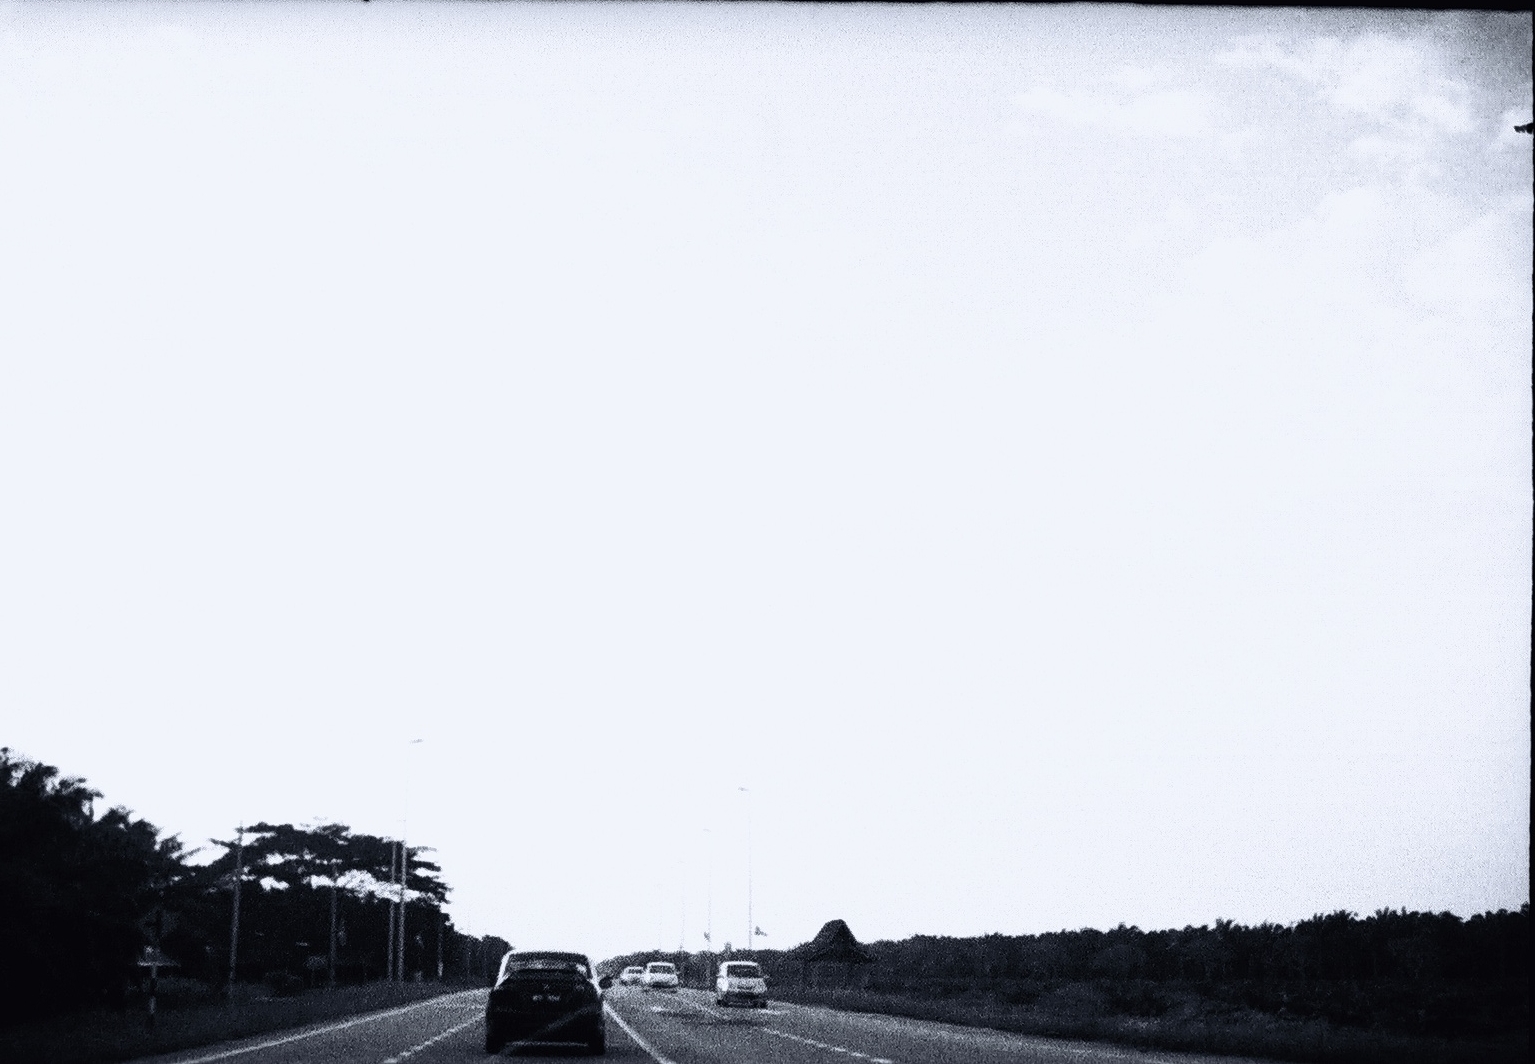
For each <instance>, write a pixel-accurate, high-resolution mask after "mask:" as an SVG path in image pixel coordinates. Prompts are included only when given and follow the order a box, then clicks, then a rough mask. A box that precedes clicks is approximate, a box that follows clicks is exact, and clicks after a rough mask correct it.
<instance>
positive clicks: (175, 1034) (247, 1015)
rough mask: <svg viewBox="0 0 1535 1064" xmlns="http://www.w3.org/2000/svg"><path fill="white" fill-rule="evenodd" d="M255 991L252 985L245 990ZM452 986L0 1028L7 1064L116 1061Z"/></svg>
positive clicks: (387, 1004) (378, 989)
mask: <svg viewBox="0 0 1535 1064" xmlns="http://www.w3.org/2000/svg"><path fill="white" fill-rule="evenodd" d="M241 989H242V990H246V991H247V992H248V991H249V989H250V988H243V987H242V988H241ZM467 989H471V987H469V986H465V985H455V984H452V983H369V984H365V985H363V986H346V987H337V988H336V989H334V990H310V991H306V992H304V993H302V994H295V995H293V996H291V997H254V996H252V997H248V998H246V999H245V1000H240V999H238V998H237V999H236V1000H235V1001H233V1002H230V1003H228V1004H216V1005H197V1006H192V1007H187V1008H167V1009H165V1010H164V1011H162V1012H160V1014H159V1016H158V1017H157V1022H156V1025H155V1029H154V1030H153V1031H150V1030H147V1029H146V1028H145V1024H144V1012H143V1011H141V1010H140V1009H124V1010H120V1011H110V1010H102V1011H98V1012H85V1013H74V1014H71V1015H65V1016H55V1017H52V1018H50V1019H47V1020H39V1021H37V1022H35V1023H29V1024H24V1025H22V1026H19V1027H13V1028H10V1029H8V1030H0V1060H3V1061H6V1062H7V1064H113V1062H115V1061H122V1060H132V1059H134V1058H136V1057H147V1056H153V1055H155V1054H157V1053H171V1052H174V1051H176V1050H179V1049H195V1048H196V1047H198V1046H206V1045H212V1044H213V1043H215V1042H224V1041H228V1040H230V1039H234V1038H248V1037H250V1036H252V1035H258V1034H266V1033H267V1032H269V1031H282V1030H286V1029H290V1028H295V1027H303V1026H305V1025H307V1024H311V1023H320V1022H323V1021H325V1020H333V1019H338V1018H340V1017H343V1016H353V1015H357V1014H360V1013H365V1012H375V1011H377V1010H379V1009H387V1008H393V1007H395V1006H398V1005H406V1004H409V1003H411V1002H413V1001H424V1000H426V999H428V998H433V997H440V996H441V995H443V994H451V993H455V992H457V991H460V990H467Z"/></svg>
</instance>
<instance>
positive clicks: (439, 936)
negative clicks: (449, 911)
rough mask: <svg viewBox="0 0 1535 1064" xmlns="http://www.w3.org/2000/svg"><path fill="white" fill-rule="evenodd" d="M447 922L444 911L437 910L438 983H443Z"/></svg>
mask: <svg viewBox="0 0 1535 1064" xmlns="http://www.w3.org/2000/svg"><path fill="white" fill-rule="evenodd" d="M446 922H447V920H446V918H445V917H444V916H443V914H442V910H441V909H438V910H437V981H438V982H439V983H440V982H442V930H443V925H444V924H445V923H446Z"/></svg>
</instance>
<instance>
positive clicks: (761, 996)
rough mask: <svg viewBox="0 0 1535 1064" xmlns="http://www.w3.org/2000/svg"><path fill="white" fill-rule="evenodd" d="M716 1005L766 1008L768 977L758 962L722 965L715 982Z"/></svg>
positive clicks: (732, 962)
mask: <svg viewBox="0 0 1535 1064" xmlns="http://www.w3.org/2000/svg"><path fill="white" fill-rule="evenodd" d="M714 1003H715V1004H716V1005H745V1006H747V1007H748V1008H753V1009H762V1008H766V1007H767V977H766V976H764V975H763V974H762V969H761V968H759V967H758V966H757V962H756V961H726V962H725V963H724V964H722V965H720V972H719V977H718V978H717V979H715V980H714Z"/></svg>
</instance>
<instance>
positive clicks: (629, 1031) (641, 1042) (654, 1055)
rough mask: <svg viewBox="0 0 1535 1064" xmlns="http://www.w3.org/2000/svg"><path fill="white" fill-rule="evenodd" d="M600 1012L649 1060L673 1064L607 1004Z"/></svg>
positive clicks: (604, 1004) (605, 1003) (661, 1063)
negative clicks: (646, 1054)
mask: <svg viewBox="0 0 1535 1064" xmlns="http://www.w3.org/2000/svg"><path fill="white" fill-rule="evenodd" d="M602 1011H603V1012H605V1013H607V1014H608V1016H609V1018H611V1019H612V1020H613V1022H614V1023H616V1024H618V1026H619V1027H621V1028H622V1029H623V1032H624V1034H626V1035H628V1036H629V1038H630V1039H631V1040H632V1041H633V1042H634V1044H635V1045H637V1046H639V1047H640V1048H641V1049H643V1050H644V1051H645V1052H647V1053H649V1054H650V1058H651V1059H652V1060H654V1061H655V1062H656V1064H675V1062H674V1061H672V1060H671V1059H669V1058H667V1057H664V1056H662V1055H661V1054H660V1053H659V1052H657V1051H656V1049H655V1047H654V1046H652V1045H651V1044H650V1043H649V1042H647V1041H645V1039H643V1038H641V1037H640V1033H639V1032H638V1031H636V1030H635V1029H634V1028H633V1027H630V1026H629V1025H628V1024H627V1023H625V1022H624V1018H623V1017H622V1016H620V1015H619V1014H618V1012H617V1011H616V1010H614V1008H613V1006H612V1005H609V1004H608V1003H607V1002H603V1005H602Z"/></svg>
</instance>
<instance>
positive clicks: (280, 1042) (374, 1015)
mask: <svg viewBox="0 0 1535 1064" xmlns="http://www.w3.org/2000/svg"><path fill="white" fill-rule="evenodd" d="M478 993H479V991H478V990H466V991H464V992H463V993H462V994H444V995H443V996H442V997H440V998H428V999H427V1000H426V1001H417V1002H415V1003H414V1004H411V1005H402V1006H400V1007H399V1008H397V1009H386V1010H385V1011H383V1012H370V1013H369V1014H368V1015H366V1016H359V1017H356V1018H355V1019H350V1020H345V1021H343V1022H341V1023H333V1024H331V1025H330V1026H328V1027H319V1028H316V1029H315V1030H313V1031H305V1032H304V1033H303V1034H290V1035H288V1036H287V1037H286V1038H274V1039H272V1040H271V1041H269V1042H257V1043H256V1044H255V1045H252V1046H241V1047H240V1048H239V1049H226V1050H224V1051H222V1052H220V1053H209V1054H208V1055H207V1056H203V1057H192V1058H190V1059H188V1060H178V1061H176V1062H175V1064H208V1061H210V1060H227V1059H228V1058H230V1057H238V1056H240V1055H241V1054H242V1053H254V1052H256V1050H258V1049H271V1048H273V1047H274V1046H285V1045H287V1044H288V1043H289V1042H302V1041H303V1040H304V1039H306V1038H313V1037H315V1035H320V1034H329V1033H330V1032H332V1031H342V1030H345V1029H346V1028H348V1027H356V1026H357V1025H358V1024H360V1023H370V1022H372V1021H373V1020H382V1019H387V1018H388V1017H390V1016H398V1015H400V1014H401V1013H405V1012H410V1011H411V1010H413V1009H420V1008H425V1007H426V1006H428V1005H441V1004H442V1003H443V1001H444V999H446V998H455V997H466V996H468V995H470V994H478ZM476 1018H478V1017H476Z"/></svg>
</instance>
